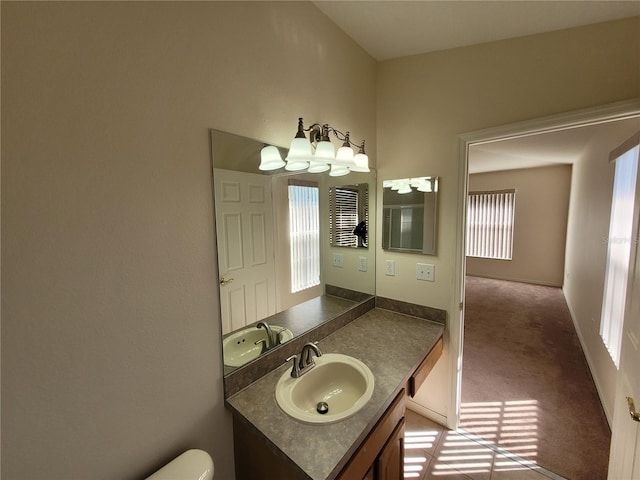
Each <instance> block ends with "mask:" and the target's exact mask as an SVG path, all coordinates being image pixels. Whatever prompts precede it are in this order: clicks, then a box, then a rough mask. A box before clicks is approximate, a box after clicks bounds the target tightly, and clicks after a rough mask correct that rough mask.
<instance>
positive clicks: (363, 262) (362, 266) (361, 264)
mask: <svg viewBox="0 0 640 480" xmlns="http://www.w3.org/2000/svg"><path fill="white" fill-rule="evenodd" d="M358 270H359V271H361V272H366V271H367V257H360V258H359V260H358Z"/></svg>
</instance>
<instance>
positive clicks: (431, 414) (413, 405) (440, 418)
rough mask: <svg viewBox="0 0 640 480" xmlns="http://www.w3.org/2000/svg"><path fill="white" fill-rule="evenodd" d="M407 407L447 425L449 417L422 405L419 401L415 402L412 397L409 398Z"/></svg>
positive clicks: (444, 425)
mask: <svg viewBox="0 0 640 480" xmlns="http://www.w3.org/2000/svg"><path fill="white" fill-rule="evenodd" d="M407 408H408V409H409V410H411V411H412V412H416V413H417V414H419V415H422V416H423V417H426V418H428V419H429V420H433V421H434V422H436V423H437V424H439V425H442V426H443V427H446V426H447V417H445V416H444V415H441V414H439V413H438V412H434V411H433V410H430V409H428V408H427V407H425V406H423V405H420V404H419V403H416V402H414V401H413V400H411V399H410V398H409V399H407Z"/></svg>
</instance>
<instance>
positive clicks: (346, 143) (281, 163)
mask: <svg viewBox="0 0 640 480" xmlns="http://www.w3.org/2000/svg"><path fill="white" fill-rule="evenodd" d="M305 132H309V139H307V137H306V135H305ZM331 133H333V135H334V136H335V137H336V138H337V139H338V140H339V141H341V142H343V143H342V146H341V147H340V148H339V149H338V151H337V152H336V149H335V147H334V145H333V143H331V140H330V138H329V136H330V134H331ZM352 147H356V148H358V153H357V154H356V153H355V152H354V150H353V148H352ZM260 158H261V160H260V167H259V168H260V170H276V169H278V168H282V167H284V168H285V170H288V171H296V172H301V171H307V172H309V173H321V172H326V171H327V170H330V172H329V175H331V176H341V175H346V174H348V173H349V172H369V171H370V170H369V157H368V156H367V154H366V153H365V151H364V140H363V141H362V143H361V144H360V145H356V144H355V143H353V142H351V139H350V138H349V132H346V133H342V132H341V131H339V130H336V129H335V128H333V127H332V126H330V125H328V124H326V123H325V124H323V125H320V124H319V123H314V124H313V125H311V126H310V127H308V128H304V122H303V119H302V117H300V118H299V119H298V131H297V132H296V136H295V137H294V138H293V140H292V141H291V145H290V147H289V152H288V154H287V156H286V158H285V159H284V160H282V157H281V156H280V152H279V151H278V149H277V148H276V147H273V146H266V147H265V148H263V149H262V152H261V155H260Z"/></svg>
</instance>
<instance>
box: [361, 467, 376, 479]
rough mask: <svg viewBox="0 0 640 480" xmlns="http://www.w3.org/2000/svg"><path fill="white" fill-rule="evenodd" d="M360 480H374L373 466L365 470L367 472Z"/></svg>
mask: <svg viewBox="0 0 640 480" xmlns="http://www.w3.org/2000/svg"><path fill="white" fill-rule="evenodd" d="M362 480H376V477H375V470H374V468H373V467H371V468H370V469H369V471H368V472H367V474H366V475H365V476H364V478H363V479H362Z"/></svg>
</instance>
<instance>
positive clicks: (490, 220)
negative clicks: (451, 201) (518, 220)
mask: <svg viewBox="0 0 640 480" xmlns="http://www.w3.org/2000/svg"><path fill="white" fill-rule="evenodd" d="M515 205H516V191H515V190H501V191H496V192H469V198H468V201H467V256H469V257H481V258H493V259H499V260H511V258H512V253H513V219H514V213H515Z"/></svg>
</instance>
